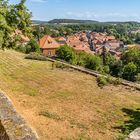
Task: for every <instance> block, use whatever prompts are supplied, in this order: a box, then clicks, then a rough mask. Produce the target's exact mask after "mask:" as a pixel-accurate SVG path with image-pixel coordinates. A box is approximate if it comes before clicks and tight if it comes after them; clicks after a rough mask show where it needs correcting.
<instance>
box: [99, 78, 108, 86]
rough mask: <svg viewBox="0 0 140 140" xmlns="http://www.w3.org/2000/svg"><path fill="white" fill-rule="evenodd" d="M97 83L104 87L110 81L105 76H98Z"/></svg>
mask: <svg viewBox="0 0 140 140" xmlns="http://www.w3.org/2000/svg"><path fill="white" fill-rule="evenodd" d="M97 83H98V85H99V86H100V87H103V86H105V85H107V83H108V82H107V79H106V77H105V76H98V77H97Z"/></svg>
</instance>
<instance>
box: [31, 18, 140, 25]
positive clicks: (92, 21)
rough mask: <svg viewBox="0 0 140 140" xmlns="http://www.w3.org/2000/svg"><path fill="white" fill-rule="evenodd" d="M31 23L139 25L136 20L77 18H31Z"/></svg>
mask: <svg viewBox="0 0 140 140" xmlns="http://www.w3.org/2000/svg"><path fill="white" fill-rule="evenodd" d="M32 23H33V24H48V23H49V24H65V23H71V24H72V23H73V24H74V23H75V24H76V23H77V24H78V23H79V24H93V23H95V24H98V23H102V24H132V25H138V24H139V25H140V23H139V22H136V21H126V22H119V21H109V22H100V21H96V20H77V19H53V20H50V21H41V20H32Z"/></svg>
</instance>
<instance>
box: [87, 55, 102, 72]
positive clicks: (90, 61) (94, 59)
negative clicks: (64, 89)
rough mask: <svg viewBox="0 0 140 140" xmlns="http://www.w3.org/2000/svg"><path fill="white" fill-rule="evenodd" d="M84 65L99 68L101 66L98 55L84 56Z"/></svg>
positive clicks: (93, 68)
mask: <svg viewBox="0 0 140 140" xmlns="http://www.w3.org/2000/svg"><path fill="white" fill-rule="evenodd" d="M85 67H86V68H89V69H92V70H100V69H101V67H102V60H101V58H100V57H99V56H96V55H88V56H87V58H86V64H85Z"/></svg>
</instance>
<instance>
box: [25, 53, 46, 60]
mask: <svg viewBox="0 0 140 140" xmlns="http://www.w3.org/2000/svg"><path fill="white" fill-rule="evenodd" d="M25 59H32V60H41V61H47V60H48V59H47V57H45V56H42V55H40V54H37V53H36V54H29V55H27V56H26V57H25Z"/></svg>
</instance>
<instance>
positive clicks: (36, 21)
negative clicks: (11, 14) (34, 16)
mask: <svg viewBox="0 0 140 140" xmlns="http://www.w3.org/2000/svg"><path fill="white" fill-rule="evenodd" d="M32 23H33V24H38V25H40V24H47V23H48V22H47V21H41V20H32Z"/></svg>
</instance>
